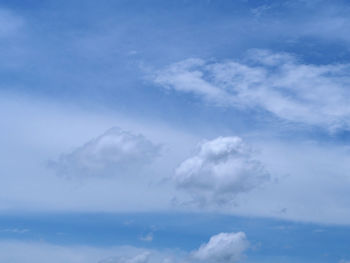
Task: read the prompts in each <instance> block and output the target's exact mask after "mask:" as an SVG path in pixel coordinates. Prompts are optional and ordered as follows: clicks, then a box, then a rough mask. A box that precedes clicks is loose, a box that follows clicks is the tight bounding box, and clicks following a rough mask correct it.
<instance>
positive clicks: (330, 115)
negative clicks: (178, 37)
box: [154, 50, 350, 129]
mask: <svg viewBox="0 0 350 263" xmlns="http://www.w3.org/2000/svg"><path fill="white" fill-rule="evenodd" d="M349 72H350V64H328V65H312V64H304V63H302V62H300V61H299V60H298V59H297V57H295V56H293V55H291V54H286V53H273V52H270V51H266V50H252V51H250V52H249V53H248V55H247V56H246V58H245V59H244V60H243V61H241V62H237V61H224V62H207V61H204V60H201V59H188V60H185V61H182V62H179V63H175V64H173V65H170V66H169V67H167V68H165V69H163V70H160V71H158V72H156V74H155V77H154V81H155V82H156V83H158V84H159V85H161V86H163V87H166V88H171V89H174V90H177V91H181V92H187V93H193V94H196V95H199V96H201V97H203V98H205V99H206V100H207V101H210V102H213V103H215V104H218V105H221V106H227V107H235V108H239V109H243V110H245V109H251V108H256V109H262V110H265V111H267V112H269V113H272V114H273V115H274V116H277V117H278V118H280V119H282V120H286V121H290V122H298V123H304V124H308V125H318V126H322V127H325V128H327V129H336V128H339V127H345V128H346V127H349V126H350V121H349V119H350V118H349V117H350V108H349V107H348V98H349V96H350V90H349V88H348V87H349V86H350V73H349Z"/></svg>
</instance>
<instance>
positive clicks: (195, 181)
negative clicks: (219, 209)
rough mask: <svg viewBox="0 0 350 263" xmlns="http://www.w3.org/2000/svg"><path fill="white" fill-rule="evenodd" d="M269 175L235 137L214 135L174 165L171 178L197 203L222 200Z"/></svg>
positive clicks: (240, 140)
mask: <svg viewBox="0 0 350 263" xmlns="http://www.w3.org/2000/svg"><path fill="white" fill-rule="evenodd" d="M268 179H269V174H268V173H267V171H266V170H265V169H264V167H263V165H262V164H261V163H260V162H259V161H257V160H255V159H254V153H253V151H252V150H251V149H250V148H249V147H248V146H247V145H246V144H244V143H243V141H242V139H241V138H239V137H218V138H216V139H214V140H211V141H206V142H204V143H202V144H201V145H200V147H199V150H198V152H197V153H196V154H195V155H194V156H192V157H191V158H188V159H187V160H185V161H184V162H183V163H181V164H180V166H179V167H178V168H177V170H176V173H175V176H174V180H175V182H176V184H177V186H178V187H179V188H180V189H184V190H187V191H188V192H189V193H191V194H192V195H193V197H194V198H195V201H197V202H199V203H200V204H207V203H211V202H214V203H216V204H226V203H228V202H231V201H233V200H234V198H235V196H236V195H237V194H239V193H242V192H247V191H250V190H252V189H253V188H255V187H257V186H259V185H260V184H261V183H263V182H265V181H267V180H268Z"/></svg>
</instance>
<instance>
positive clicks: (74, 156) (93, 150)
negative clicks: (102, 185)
mask: <svg viewBox="0 0 350 263" xmlns="http://www.w3.org/2000/svg"><path fill="white" fill-rule="evenodd" d="M158 154H159V146H158V145H155V144H153V143H152V142H151V141H149V140H148V139H147V138H145V137H144V136H142V135H134V134H132V133H130V132H127V131H123V130H121V129H119V128H111V129H109V130H108V131H106V132H105V133H104V134H102V135H101V136H99V137H97V138H94V139H92V140H91V141H89V142H87V143H86V144H84V145H83V146H81V147H79V148H77V149H76V150H74V151H73V152H72V153H69V154H63V155H61V156H60V158H59V160H58V161H52V162H50V166H51V167H53V168H54V169H55V170H56V171H57V172H58V173H59V174H60V175H63V176H68V177H73V176H115V175H118V174H121V173H125V172H130V171H136V170H138V169H140V168H141V167H143V166H144V165H146V164H148V163H150V162H152V160H153V159H154V158H155V157H156V156H157V155H158Z"/></svg>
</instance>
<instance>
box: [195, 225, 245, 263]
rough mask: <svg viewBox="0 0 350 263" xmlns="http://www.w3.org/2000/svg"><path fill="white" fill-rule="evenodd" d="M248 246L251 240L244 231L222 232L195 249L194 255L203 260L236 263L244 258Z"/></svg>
mask: <svg viewBox="0 0 350 263" xmlns="http://www.w3.org/2000/svg"><path fill="white" fill-rule="evenodd" d="M248 247H249V242H248V241H247V238H246V235H245V234H244V233H243V232H238V233H220V234H217V235H215V236H212V237H211V238H210V240H209V242H208V243H206V244H203V245H202V246H201V247H200V248H199V249H198V250H196V251H194V252H193V253H192V257H193V258H195V259H198V260H200V261H201V262H213V263H235V262H238V261H239V260H240V259H241V258H242V256H243V253H244V252H245V251H246V250H247V249H248Z"/></svg>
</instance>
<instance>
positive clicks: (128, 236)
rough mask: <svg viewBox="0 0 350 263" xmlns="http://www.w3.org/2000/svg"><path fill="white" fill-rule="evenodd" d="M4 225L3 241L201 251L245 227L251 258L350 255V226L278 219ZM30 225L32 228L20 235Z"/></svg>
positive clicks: (170, 217)
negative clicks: (216, 237)
mask: <svg viewBox="0 0 350 263" xmlns="http://www.w3.org/2000/svg"><path fill="white" fill-rule="evenodd" d="M0 226H1V228H0V239H9V238H10V239H17V240H27V241H28V240H30V241H47V242H50V243H53V244H60V245H92V246H98V247H99V246H101V247H104V246H115V245H116V246H118V245H132V246H141V247H145V248H156V249H167V248H179V249H182V250H186V251H191V250H194V249H196V248H197V247H198V246H199V245H200V244H202V243H203V242H205V241H206V240H208V239H209V238H210V236H212V235H214V234H217V233H219V232H232V231H234V232H237V231H244V232H245V233H246V234H247V236H248V238H249V241H250V242H251V244H252V249H251V250H250V251H249V252H248V255H249V262H265V261H264V260H268V259H274V260H276V259H278V258H279V260H282V259H283V260H282V261H278V262H293V260H294V262H338V261H339V260H340V259H342V258H349V257H350V252H349V249H348V244H349V243H350V227H345V226H327V225H317V224H308V223H295V222H288V221H282V220H274V219H257V218H249V217H236V216H228V215H215V214H168V213H166V214H164V213H163V214H159V213H141V214H139V213H133V214H81V213H79V214H77V213H76V214H31V215H28V214H27V215H5V216H4V215H3V216H1V217H0ZM11 229H17V230H19V233H18V232H11V231H9V230H11ZM24 229H26V230H28V231H26V232H23V233H20V232H21V231H20V230H24ZM4 230H5V231H4ZM149 233H153V236H154V239H153V241H152V242H145V241H142V240H140V238H141V237H142V236H146V235H147V234H149ZM255 260H256V261H255Z"/></svg>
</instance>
